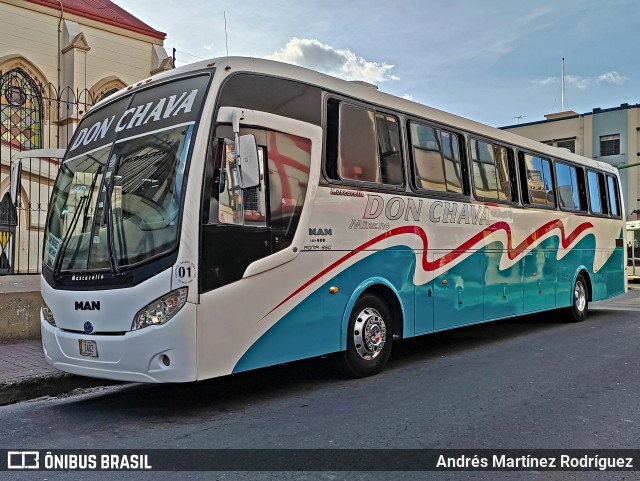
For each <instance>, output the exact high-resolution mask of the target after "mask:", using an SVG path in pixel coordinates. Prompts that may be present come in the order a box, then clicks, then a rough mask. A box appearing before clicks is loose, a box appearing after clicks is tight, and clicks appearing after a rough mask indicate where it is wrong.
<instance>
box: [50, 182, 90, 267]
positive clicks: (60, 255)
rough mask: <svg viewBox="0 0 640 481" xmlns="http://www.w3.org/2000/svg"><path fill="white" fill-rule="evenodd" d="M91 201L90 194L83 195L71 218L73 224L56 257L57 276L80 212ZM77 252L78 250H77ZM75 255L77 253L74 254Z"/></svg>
mask: <svg viewBox="0 0 640 481" xmlns="http://www.w3.org/2000/svg"><path fill="white" fill-rule="evenodd" d="M88 202H89V196H88V195H83V196H82V197H80V202H79V203H78V205H77V207H76V211H75V212H74V213H73V217H72V218H71V225H70V226H69V229H68V230H67V233H66V234H65V236H64V239H62V244H61V245H60V250H59V252H58V258H57V259H56V263H55V266H54V268H53V276H54V277H56V276H58V274H60V269H61V268H62V259H63V258H64V255H65V253H66V252H67V245H68V244H69V240H70V239H71V233H72V232H73V231H75V229H76V224H77V223H78V219H79V218H80V212H82V211H83V210H84V209H83V208H84V204H85V203H88ZM76 254H77V251H76ZM74 257H75V255H74Z"/></svg>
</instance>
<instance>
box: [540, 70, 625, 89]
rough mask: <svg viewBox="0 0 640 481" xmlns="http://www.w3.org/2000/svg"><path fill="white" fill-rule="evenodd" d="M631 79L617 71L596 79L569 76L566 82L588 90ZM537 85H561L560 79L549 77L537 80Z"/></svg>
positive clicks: (565, 79) (620, 83) (598, 76)
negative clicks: (600, 85) (604, 84)
mask: <svg viewBox="0 0 640 481" xmlns="http://www.w3.org/2000/svg"><path fill="white" fill-rule="evenodd" d="M627 80H629V77H625V76H624V75H620V74H619V73H618V72H616V71H615V70H612V71H611V72H606V73H603V74H601V75H596V76H594V77H581V76H580V75H567V76H565V78H564V81H565V83H566V84H567V85H573V86H574V87H576V88H577V89H578V90H587V89H588V88H590V87H593V86H596V85H599V84H603V83H606V84H613V85H622V84H623V83H625V82H626V81H627ZM533 83H534V84H535V85H553V84H559V83H560V78H559V77H547V78H545V79H536V80H534V81H533Z"/></svg>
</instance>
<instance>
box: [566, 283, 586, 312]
mask: <svg viewBox="0 0 640 481" xmlns="http://www.w3.org/2000/svg"><path fill="white" fill-rule="evenodd" d="M571 296H572V297H571V298H572V302H571V307H569V308H568V309H567V310H566V313H567V317H568V320H569V322H581V321H584V320H585V319H586V318H587V314H588V312H589V285H588V284H587V281H586V280H585V279H584V277H583V276H582V274H578V277H576V282H575V284H574V285H573V290H572V292H571Z"/></svg>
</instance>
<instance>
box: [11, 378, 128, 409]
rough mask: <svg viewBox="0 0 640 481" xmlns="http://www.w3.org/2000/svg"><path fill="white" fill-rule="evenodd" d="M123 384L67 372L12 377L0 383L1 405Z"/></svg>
mask: <svg viewBox="0 0 640 481" xmlns="http://www.w3.org/2000/svg"><path fill="white" fill-rule="evenodd" d="M116 384H122V383H120V382H118V381H109V380H108V379H97V378H91V377H83V376H76V375H74V374H67V373H52V374H42V375H37V376H29V377H22V378H16V379H11V380H9V381H7V382H4V383H2V384H0V406H6V405H7V404H14V403H17V402H21V401H28V400H30V399H35V398H38V397H42V396H55V395H58V394H65V393H67V392H70V391H73V390H74V389H79V388H89V387H98V386H112V385H116Z"/></svg>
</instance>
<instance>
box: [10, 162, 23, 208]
mask: <svg viewBox="0 0 640 481" xmlns="http://www.w3.org/2000/svg"><path fill="white" fill-rule="evenodd" d="M21 178H22V161H21V160H16V161H14V162H13V164H12V165H11V202H12V203H13V205H14V207H18V204H20V183H21Z"/></svg>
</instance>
